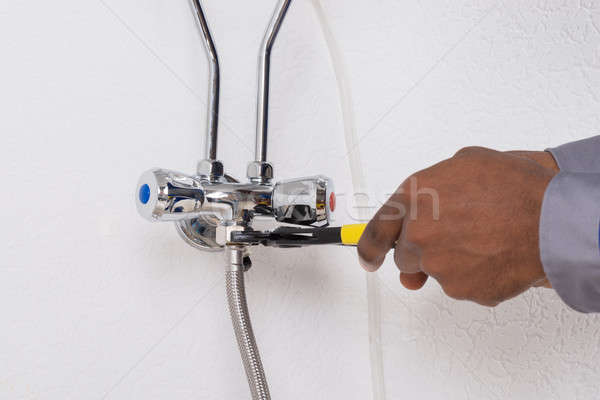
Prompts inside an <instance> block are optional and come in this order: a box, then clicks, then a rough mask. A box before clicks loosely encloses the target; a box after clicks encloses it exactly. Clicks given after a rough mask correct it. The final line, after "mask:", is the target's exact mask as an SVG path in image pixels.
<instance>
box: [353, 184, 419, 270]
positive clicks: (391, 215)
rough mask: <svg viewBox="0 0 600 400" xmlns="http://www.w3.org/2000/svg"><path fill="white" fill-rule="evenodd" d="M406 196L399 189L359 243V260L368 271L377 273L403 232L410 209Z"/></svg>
mask: <svg viewBox="0 0 600 400" xmlns="http://www.w3.org/2000/svg"><path fill="white" fill-rule="evenodd" d="M408 204H409V203H408V201H407V199H406V195H405V194H403V193H402V190H401V189H399V190H398V192H396V193H395V194H394V195H393V196H392V197H391V198H390V199H389V200H388V201H387V202H386V203H385V204H384V205H383V206H382V207H381V208H380V209H379V211H377V214H375V216H374V217H373V219H372V220H371V222H369V224H368V225H367V227H366V229H365V231H364V232H363V234H362V236H361V238H360V241H359V243H358V259H359V261H360V264H361V266H362V267H363V268H364V269H366V270H367V271H371V272H372V271H376V270H377V269H378V268H379V267H380V266H381V264H383V261H384V260H385V255H386V254H387V252H388V251H390V250H391V249H392V248H393V247H394V245H395V243H396V240H398V237H399V236H400V233H401V232H402V221H403V219H404V216H405V215H406V210H407V207H408Z"/></svg>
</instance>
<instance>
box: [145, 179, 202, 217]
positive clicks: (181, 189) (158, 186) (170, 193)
mask: <svg viewBox="0 0 600 400" xmlns="http://www.w3.org/2000/svg"><path fill="white" fill-rule="evenodd" d="M135 202H136V205H137V209H138V212H139V213H140V215H141V216H142V217H144V218H145V219H147V220H149V221H181V220H185V219H192V218H196V217H198V216H199V215H200V210H201V208H202V204H203V203H204V190H203V188H202V183H201V181H200V180H199V179H197V178H194V177H191V176H189V175H185V174H182V173H180V172H175V171H169V170H164V169H158V168H157V169H152V170H150V171H147V172H145V173H144V174H142V176H141V178H140V180H139V182H138V185H137V190H136V199H135Z"/></svg>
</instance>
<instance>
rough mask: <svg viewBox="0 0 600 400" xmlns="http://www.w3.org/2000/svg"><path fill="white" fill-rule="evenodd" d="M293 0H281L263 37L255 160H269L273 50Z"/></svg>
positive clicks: (261, 161) (259, 69)
mask: <svg viewBox="0 0 600 400" xmlns="http://www.w3.org/2000/svg"><path fill="white" fill-rule="evenodd" d="M291 3H292V0H280V1H279V3H278V5H277V8H276V9H275V13H274V14H273V18H272V19H271V22H270V23H269V27H268V28H267V32H266V34H265V37H264V39H263V42H262V45H261V48H260V55H259V68H258V74H259V75H258V105H257V117H256V149H255V161H256V162H259V163H266V162H267V136H268V132H267V130H268V128H269V126H268V125H269V74H270V72H271V50H272V49H273V44H274V43H275V39H276V38H277V34H278V33H279V28H281V24H282V23H283V20H284V18H285V15H286V13H287V11H288V9H289V7H290V4H291Z"/></svg>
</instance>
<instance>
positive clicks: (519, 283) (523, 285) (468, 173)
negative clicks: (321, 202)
mask: <svg viewBox="0 0 600 400" xmlns="http://www.w3.org/2000/svg"><path fill="white" fill-rule="evenodd" d="M556 173H558V167H557V165H556V163H555V161H554V158H553V157H552V155H551V154H549V153H547V152H528V151H512V152H499V151H494V150H490V149H486V148H482V147H468V148H465V149H462V150H460V151H459V152H458V153H456V155H455V156H454V157H452V158H450V159H448V160H445V161H442V162H440V163H438V164H436V165H434V166H432V167H430V168H427V169H425V170H423V171H420V172H417V173H416V174H414V175H412V176H411V177H410V178H408V179H407V180H406V181H405V182H404V183H403V184H402V185H400V187H399V188H398V190H396V192H395V193H394V194H393V195H392V196H391V198H390V199H389V200H388V201H387V202H386V203H385V204H384V205H383V206H382V207H381V208H380V209H379V211H378V212H377V213H376V215H375V216H374V217H373V219H372V220H371V221H370V222H369V224H368V225H367V228H366V230H365V232H364V233H363V235H362V238H361V240H360V242H359V244H358V255H359V259H360V263H361V265H362V266H363V267H364V268H365V269H366V270H367V271H375V270H377V269H378V268H379V267H380V266H381V265H382V263H383V261H384V259H385V256H386V254H387V253H388V252H389V251H390V250H392V249H393V250H394V261H395V263H396V266H397V267H398V269H399V270H400V282H401V283H402V284H403V285H404V286H405V287H406V288H408V289H412V290H417V289H420V288H421V287H423V285H424V284H425V282H426V281H427V279H428V278H429V277H432V278H434V279H436V280H437V281H438V282H439V284H440V285H441V287H442V288H443V290H444V292H445V293H446V294H447V295H448V296H450V297H452V298H455V299H463V300H471V301H474V302H477V303H479V304H482V305H486V306H495V305H497V304H499V303H500V302H502V301H504V300H507V299H510V298H512V297H514V296H517V295H519V294H521V293H523V292H525V291H526V290H528V289H529V288H531V287H534V286H546V287H550V284H549V282H548V280H547V279H546V276H545V274H544V269H543V268H542V263H541V261H540V251H539V221H540V213H541V206H542V201H543V198H544V192H545V190H546V187H547V186H548V183H549V182H550V180H551V179H552V177H553V176H554V175H555V174H556Z"/></svg>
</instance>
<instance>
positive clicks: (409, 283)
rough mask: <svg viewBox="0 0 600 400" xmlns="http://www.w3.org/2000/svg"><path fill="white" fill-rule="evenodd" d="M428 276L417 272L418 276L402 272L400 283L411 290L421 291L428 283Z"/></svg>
mask: <svg viewBox="0 0 600 400" xmlns="http://www.w3.org/2000/svg"><path fill="white" fill-rule="evenodd" d="M427 278H428V276H427V274H425V273H424V272H417V273H416V274H409V273H406V272H400V283H402V285H403V286H404V287H405V288H407V289H409V290H419V289H421V288H422V287H423V285H425V282H427Z"/></svg>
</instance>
